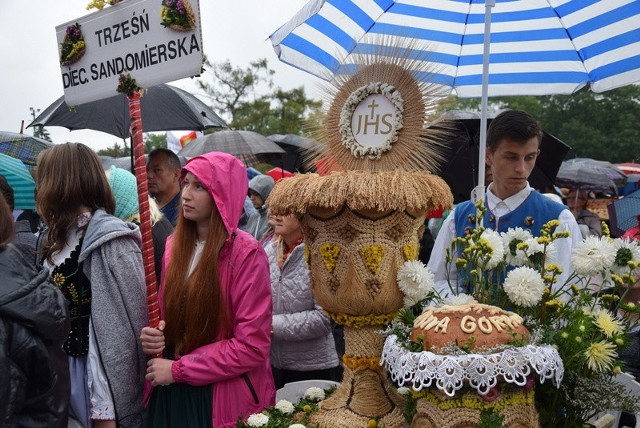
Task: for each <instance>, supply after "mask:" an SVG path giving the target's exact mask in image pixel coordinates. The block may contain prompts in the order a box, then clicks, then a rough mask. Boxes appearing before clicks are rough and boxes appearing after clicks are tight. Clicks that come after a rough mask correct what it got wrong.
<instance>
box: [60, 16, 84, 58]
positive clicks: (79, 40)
mask: <svg viewBox="0 0 640 428" xmlns="http://www.w3.org/2000/svg"><path fill="white" fill-rule="evenodd" d="M84 51H85V42H84V36H83V35H82V31H81V30H80V24H78V23H77V22H76V23H75V24H73V25H69V26H68V27H67V30H66V33H65V35H64V39H63V41H62V44H61V45H60V64H61V65H71V64H74V63H76V62H78V61H79V60H80V58H82V56H83V55H84Z"/></svg>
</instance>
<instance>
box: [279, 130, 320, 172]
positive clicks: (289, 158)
mask: <svg viewBox="0 0 640 428" xmlns="http://www.w3.org/2000/svg"><path fill="white" fill-rule="evenodd" d="M267 138H268V139H270V140H271V141H273V142H274V143H276V144H277V145H278V146H280V147H281V148H283V149H284V151H286V152H287V153H285V154H284V155H282V158H281V163H282V165H279V166H280V167H282V169H285V170H287V171H291V172H294V171H299V172H311V171H313V170H314V168H313V167H308V166H307V165H306V164H305V162H304V152H305V151H306V150H308V149H310V148H311V147H313V146H315V145H317V144H319V143H318V142H317V141H316V140H314V139H311V138H307V137H303V136H302V135H296V134H273V135H269V136H268V137H267Z"/></svg>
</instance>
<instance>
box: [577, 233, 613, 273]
mask: <svg viewBox="0 0 640 428" xmlns="http://www.w3.org/2000/svg"><path fill="white" fill-rule="evenodd" d="M615 258H616V249H615V247H614V246H613V242H612V241H611V240H609V238H607V237H601V238H598V237H596V236H588V237H587V238H585V239H584V240H583V241H582V242H580V243H579V244H578V245H576V246H575V248H574V249H573V253H572V254H571V267H572V268H573V270H574V271H575V272H576V273H577V274H578V275H584V276H593V275H597V274H598V273H600V272H602V271H604V270H605V269H609V268H611V266H612V265H613V262H614V260H615Z"/></svg>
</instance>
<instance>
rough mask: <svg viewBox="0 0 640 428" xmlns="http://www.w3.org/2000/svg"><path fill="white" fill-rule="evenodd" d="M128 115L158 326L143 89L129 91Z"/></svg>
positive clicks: (150, 302)
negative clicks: (142, 106) (141, 103)
mask: <svg viewBox="0 0 640 428" xmlns="http://www.w3.org/2000/svg"><path fill="white" fill-rule="evenodd" d="M127 99H128V100H129V115H130V116H131V145H132V146H133V161H134V165H135V176H136V181H137V182H138V204H139V206H140V231H141V233H142V258H143V264H144V277H145V283H146V286H147V306H148V309H149V325H150V326H151V327H154V328H157V327H158V323H159V322H160V311H159V307H158V293H157V286H156V269H155V262H154V258H153V238H152V235H151V215H150V213H149V190H148V187H147V166H146V163H145V159H144V143H143V141H142V115H141V112H140V92H139V91H133V92H131V93H130V94H128V96H127Z"/></svg>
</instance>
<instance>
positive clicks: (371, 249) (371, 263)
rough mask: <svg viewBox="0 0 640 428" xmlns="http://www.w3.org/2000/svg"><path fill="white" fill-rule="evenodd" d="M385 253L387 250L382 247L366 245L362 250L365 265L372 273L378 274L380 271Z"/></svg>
mask: <svg viewBox="0 0 640 428" xmlns="http://www.w3.org/2000/svg"><path fill="white" fill-rule="evenodd" d="M384 253H385V248H384V247H383V246H382V245H366V246H364V247H362V248H360V254H362V258H363V259H364V264H365V266H366V267H367V269H369V270H370V271H371V273H377V272H378V270H379V269H380V265H381V264H382V258H383V257H384Z"/></svg>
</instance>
